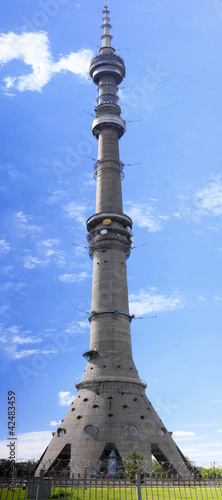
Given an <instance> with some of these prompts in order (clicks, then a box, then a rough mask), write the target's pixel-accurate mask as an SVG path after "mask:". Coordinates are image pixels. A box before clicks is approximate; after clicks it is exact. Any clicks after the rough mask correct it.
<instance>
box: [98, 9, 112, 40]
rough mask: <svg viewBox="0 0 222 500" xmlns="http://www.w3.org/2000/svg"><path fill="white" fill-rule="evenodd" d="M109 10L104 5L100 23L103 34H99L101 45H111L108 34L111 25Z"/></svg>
mask: <svg viewBox="0 0 222 500" xmlns="http://www.w3.org/2000/svg"><path fill="white" fill-rule="evenodd" d="M109 13H110V11H109V10H108V7H107V5H105V7H104V10H103V14H104V16H103V18H102V20H103V24H102V25H101V28H102V29H103V35H102V36H101V40H102V47H112V43H111V40H112V38H113V37H112V35H110V33H109V32H110V29H111V28H112V25H111V24H110V17H109V15H108V14H109Z"/></svg>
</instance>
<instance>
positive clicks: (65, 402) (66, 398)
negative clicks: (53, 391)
mask: <svg viewBox="0 0 222 500" xmlns="http://www.w3.org/2000/svg"><path fill="white" fill-rule="evenodd" d="M58 397H59V405H60V406H69V405H71V403H72V402H73V399H74V397H75V396H74V395H73V394H71V392H70V391H60V392H59V395H58Z"/></svg>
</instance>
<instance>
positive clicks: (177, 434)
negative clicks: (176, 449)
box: [173, 431, 195, 437]
mask: <svg viewBox="0 0 222 500" xmlns="http://www.w3.org/2000/svg"><path fill="white" fill-rule="evenodd" d="M174 436H175V437H193V436H195V433H194V432H188V431H173V437H174Z"/></svg>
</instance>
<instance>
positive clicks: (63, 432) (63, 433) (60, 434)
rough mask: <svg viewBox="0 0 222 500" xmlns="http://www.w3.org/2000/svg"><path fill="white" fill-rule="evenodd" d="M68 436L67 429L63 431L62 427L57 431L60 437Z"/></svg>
mask: <svg viewBox="0 0 222 500" xmlns="http://www.w3.org/2000/svg"><path fill="white" fill-rule="evenodd" d="M65 434H66V430H65V429H61V427H60V428H59V429H58V430H57V435H58V437H62V436H65Z"/></svg>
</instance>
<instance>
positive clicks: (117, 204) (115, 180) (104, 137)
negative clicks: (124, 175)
mask: <svg viewBox="0 0 222 500" xmlns="http://www.w3.org/2000/svg"><path fill="white" fill-rule="evenodd" d="M98 142H99V144H98V170H97V194H96V213H100V212H122V210H123V207H122V191H121V179H120V163H119V161H120V160H119V145H118V132H117V130H113V129H103V130H101V132H100V134H99V138H98Z"/></svg>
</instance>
